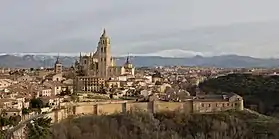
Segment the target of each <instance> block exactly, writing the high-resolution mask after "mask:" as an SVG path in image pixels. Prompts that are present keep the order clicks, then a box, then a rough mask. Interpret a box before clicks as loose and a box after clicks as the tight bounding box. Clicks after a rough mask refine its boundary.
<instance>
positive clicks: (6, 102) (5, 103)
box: [0, 98, 17, 109]
mask: <svg viewBox="0 0 279 139" xmlns="http://www.w3.org/2000/svg"><path fill="white" fill-rule="evenodd" d="M15 102H17V100H15V99H8V98H2V99H0V107H1V108H3V109H8V108H12V107H13V104H14V103H15Z"/></svg>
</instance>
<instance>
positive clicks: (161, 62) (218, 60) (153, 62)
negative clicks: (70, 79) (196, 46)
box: [0, 55, 279, 68]
mask: <svg viewBox="0 0 279 139" xmlns="http://www.w3.org/2000/svg"><path fill="white" fill-rule="evenodd" d="M59 58H60V61H61V63H62V64H63V65H64V66H66V67H70V66H72V65H73V64H74V62H75V61H76V60H77V59H78V57H75V56H60V57H59ZM56 59H57V56H50V55H2V56H0V67H11V68H14V67H16V68H38V67H52V66H53V64H54V62H55V61H56ZM125 60H126V57H117V58H116V64H117V65H123V64H124V63H125ZM131 61H132V63H133V64H134V65H135V66H136V67H153V66H176V65H183V66H206V67H211V66H214V67H224V68H237V67H277V66H278V65H279V59H260V58H253V57H248V56H237V55H222V56H213V57H203V56H199V55H198V56H194V57H180V58H174V57H160V56H132V57H131Z"/></svg>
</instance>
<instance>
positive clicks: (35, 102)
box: [30, 98, 44, 108]
mask: <svg viewBox="0 0 279 139" xmlns="http://www.w3.org/2000/svg"><path fill="white" fill-rule="evenodd" d="M30 104H31V108H42V107H43V106H44V104H43V101H42V100H41V99H38V98H33V99H31V100H30Z"/></svg>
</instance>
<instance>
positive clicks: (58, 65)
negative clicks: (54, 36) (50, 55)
mask: <svg viewBox="0 0 279 139" xmlns="http://www.w3.org/2000/svg"><path fill="white" fill-rule="evenodd" d="M54 72H55V73H56V74H58V73H62V64H61V63H60V61H59V56H57V59H56V62H55V64H54Z"/></svg>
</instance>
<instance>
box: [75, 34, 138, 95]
mask: <svg viewBox="0 0 279 139" xmlns="http://www.w3.org/2000/svg"><path fill="white" fill-rule="evenodd" d="M110 45H111V42H110V38H109V37H108V35H107V33H106V30H105V29H104V31H103V33H102V35H101V37H100V39H99V42H98V46H97V50H96V51H95V52H94V53H91V52H90V53H89V54H84V55H82V54H81V53H80V57H79V61H76V62H75V67H74V68H75V69H76V72H77V77H76V78H75V80H74V85H75V86H76V87H75V91H99V90H98V89H99V88H101V86H103V81H106V80H109V79H110V78H113V77H118V76H120V75H126V74H128V75H132V76H134V74H135V68H134V67H133V65H132V63H131V62H130V59H129V57H127V60H126V63H125V64H124V65H122V66H116V64H115V61H114V58H113V57H112V56H111V46H110Z"/></svg>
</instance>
